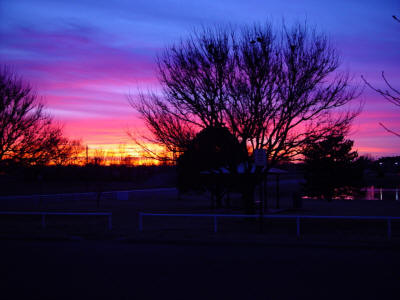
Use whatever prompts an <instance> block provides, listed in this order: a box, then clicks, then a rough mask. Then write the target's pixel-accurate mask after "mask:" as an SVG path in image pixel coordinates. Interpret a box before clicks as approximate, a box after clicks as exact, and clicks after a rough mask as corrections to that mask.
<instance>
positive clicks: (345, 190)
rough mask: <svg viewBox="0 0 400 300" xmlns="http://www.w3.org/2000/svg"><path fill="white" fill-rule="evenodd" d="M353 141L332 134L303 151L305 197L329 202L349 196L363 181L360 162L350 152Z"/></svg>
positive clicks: (355, 155) (355, 154)
mask: <svg viewBox="0 0 400 300" xmlns="http://www.w3.org/2000/svg"><path fill="white" fill-rule="evenodd" d="M352 147H353V141H351V140H345V139H344V136H343V135H342V134H335V133H333V134H331V135H329V136H327V137H326V138H325V139H324V140H322V141H321V142H318V143H315V144H310V145H308V146H307V147H306V148H305V150H304V153H303V154H304V163H305V180H306V183H305V184H304V189H305V192H306V194H307V195H308V196H314V197H323V198H324V199H327V200H328V201H331V200H332V198H333V197H334V196H340V195H341V194H345V195H346V194H347V195H348V194H351V193H352V191H353V188H354V187H355V186H359V184H360V182H361V179H362V163H361V162H362V160H360V163H356V161H355V160H356V158H357V157H358V154H357V152H356V151H352Z"/></svg>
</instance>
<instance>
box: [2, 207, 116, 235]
mask: <svg viewBox="0 0 400 300" xmlns="http://www.w3.org/2000/svg"><path fill="white" fill-rule="evenodd" d="M0 215H8V216H10V215H11V216H12V215H14V216H16V215H39V216H42V228H43V229H44V228H46V216H107V220H108V221H107V229H108V230H111V229H112V213H111V212H60V211H57V212H50V211H34V212H32V211H0Z"/></svg>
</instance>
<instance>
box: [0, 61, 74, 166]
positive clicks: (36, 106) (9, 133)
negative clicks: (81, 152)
mask: <svg viewBox="0 0 400 300" xmlns="http://www.w3.org/2000/svg"><path fill="white" fill-rule="evenodd" d="M66 143H69V142H67V140H66V139H65V138H64V137H63V135H62V130H61V128H60V127H59V126H56V125H54V123H53V120H52V118H51V117H50V116H49V115H48V114H46V113H45V112H44V106H43V104H42V103H41V101H40V100H39V98H38V96H37V94H36V93H35V92H34V91H33V89H32V87H31V86H30V85H29V84H27V83H25V82H23V80H22V79H21V78H20V77H18V76H17V75H15V74H14V73H13V72H12V71H11V70H10V68H8V67H6V66H3V67H2V68H1V69H0V162H3V161H5V160H11V161H14V162H19V163H24V164H29V165H30V164H46V163H49V162H50V161H51V160H52V159H54V158H55V155H56V156H57V155H59V153H58V154H57V152H60V151H59V150H60V149H59V148H60V147H61V146H62V145H63V144H66ZM57 149H58V150H57ZM64 150H65V149H64ZM64 152H65V151H64ZM63 156H65V153H64V154H63Z"/></svg>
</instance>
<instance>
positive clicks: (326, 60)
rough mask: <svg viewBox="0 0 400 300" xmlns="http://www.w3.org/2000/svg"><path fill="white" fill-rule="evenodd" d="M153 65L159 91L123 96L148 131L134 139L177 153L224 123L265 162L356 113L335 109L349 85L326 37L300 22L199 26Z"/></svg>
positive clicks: (350, 94)
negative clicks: (263, 152) (275, 25)
mask: <svg viewBox="0 0 400 300" xmlns="http://www.w3.org/2000/svg"><path fill="white" fill-rule="evenodd" d="M157 65H158V77H159V80H160V84H161V87H162V92H161V94H160V93H156V92H149V93H147V94H144V93H142V94H141V95H140V97H139V99H135V98H133V97H130V98H129V100H130V103H131V104H132V105H133V106H134V107H135V108H136V109H137V110H138V112H139V113H140V114H141V116H142V118H143V119H144V122H145V124H146V126H147V128H148V130H149V131H150V133H151V135H152V136H144V137H143V140H144V141H145V142H143V140H140V139H137V140H136V141H137V142H138V143H139V144H141V145H142V146H144V148H146V147H145V146H146V144H148V143H153V144H158V145H161V146H163V147H165V149H166V150H167V152H175V153H178V154H179V153H183V152H184V151H185V150H187V149H188V147H189V145H190V141H191V140H193V138H194V136H195V135H196V133H197V132H199V131H201V130H202V129H204V128H208V127H219V126H224V127H226V128H228V130H229V131H230V132H231V133H232V134H233V135H234V136H235V137H236V138H237V139H238V141H239V143H241V145H242V146H243V148H245V149H247V148H248V149H249V150H250V151H249V152H250V153H251V152H252V151H253V150H254V149H261V148H263V149H266V152H267V157H268V163H269V164H268V167H272V166H273V165H275V164H276V163H277V162H279V161H281V160H283V159H291V158H293V157H296V156H297V155H298V154H299V153H300V150H301V148H302V147H304V146H305V145H306V144H308V143H311V142H315V141H318V140H320V139H321V138H322V137H324V136H325V135H326V134H327V133H329V132H331V131H332V129H333V128H336V130H340V128H342V129H343V128H346V127H348V126H349V124H350V122H351V120H352V119H353V118H354V117H355V115H356V113H355V112H345V113H339V112H338V110H337V108H340V107H342V106H344V105H346V104H347V103H349V102H350V101H351V100H352V99H354V98H355V97H356V90H355V89H354V88H351V87H350V80H349V76H348V74H345V73H339V72H338V71H337V68H338V67H339V65H340V62H339V58H338V55H337V52H336V50H335V49H333V48H332V47H331V45H330V43H329V41H328V39H327V38H326V36H325V35H323V34H318V33H317V32H316V31H315V30H311V29H309V28H308V27H307V26H306V25H296V26H293V27H291V28H287V27H286V26H283V28H282V29H281V30H280V31H279V32H275V31H274V30H273V28H272V26H271V25H270V24H265V25H256V26H253V27H244V28H241V30H234V29H226V28H205V29H203V30H201V31H197V32H195V33H193V34H192V35H190V36H189V37H188V38H187V39H185V40H182V41H181V42H180V43H177V44H175V45H173V46H171V47H168V48H166V49H165V50H164V52H163V53H162V54H161V55H160V56H159V57H158V59H157ZM146 150H147V151H148V153H149V154H150V155H153V156H154V153H152V151H151V149H150V148H147V149H146ZM155 158H158V159H160V158H162V157H159V156H158V157H157V156H155Z"/></svg>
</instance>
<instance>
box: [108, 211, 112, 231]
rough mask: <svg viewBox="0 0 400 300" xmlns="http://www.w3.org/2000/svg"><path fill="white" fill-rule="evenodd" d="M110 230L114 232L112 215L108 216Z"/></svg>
mask: <svg viewBox="0 0 400 300" xmlns="http://www.w3.org/2000/svg"><path fill="white" fill-rule="evenodd" d="M108 230H112V215H111V214H109V215H108Z"/></svg>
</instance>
